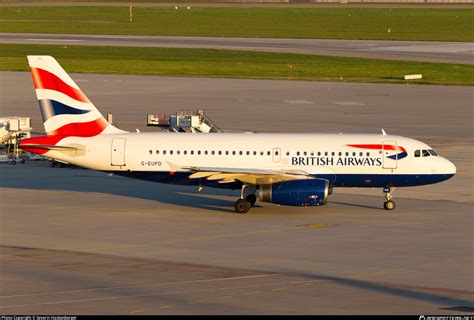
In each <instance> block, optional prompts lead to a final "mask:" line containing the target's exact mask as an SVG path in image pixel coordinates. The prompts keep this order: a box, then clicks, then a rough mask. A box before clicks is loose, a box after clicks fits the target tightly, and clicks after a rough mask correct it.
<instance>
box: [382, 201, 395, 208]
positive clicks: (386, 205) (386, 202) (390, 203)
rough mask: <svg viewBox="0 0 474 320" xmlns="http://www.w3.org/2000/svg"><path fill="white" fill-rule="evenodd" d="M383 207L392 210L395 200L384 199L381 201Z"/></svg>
mask: <svg viewBox="0 0 474 320" xmlns="http://www.w3.org/2000/svg"><path fill="white" fill-rule="evenodd" d="M383 207H384V209H385V210H393V209H395V202H393V201H392V200H388V201H385V202H384V203H383Z"/></svg>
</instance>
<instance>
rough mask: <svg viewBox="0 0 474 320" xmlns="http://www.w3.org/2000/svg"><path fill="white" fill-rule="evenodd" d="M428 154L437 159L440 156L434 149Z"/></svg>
mask: <svg viewBox="0 0 474 320" xmlns="http://www.w3.org/2000/svg"><path fill="white" fill-rule="evenodd" d="M428 152H429V153H431V155H432V156H435V157H436V156H437V155H438V153H437V152H436V151H434V150H433V149H429V150H428Z"/></svg>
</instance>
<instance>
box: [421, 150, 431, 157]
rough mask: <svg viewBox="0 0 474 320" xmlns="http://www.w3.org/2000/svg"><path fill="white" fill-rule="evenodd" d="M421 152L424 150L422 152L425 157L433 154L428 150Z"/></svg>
mask: <svg viewBox="0 0 474 320" xmlns="http://www.w3.org/2000/svg"><path fill="white" fill-rule="evenodd" d="M421 152H422V153H421V154H422V155H423V157H429V156H430V155H431V154H430V153H429V152H428V150H422V151H421Z"/></svg>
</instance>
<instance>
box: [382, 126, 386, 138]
mask: <svg viewBox="0 0 474 320" xmlns="http://www.w3.org/2000/svg"><path fill="white" fill-rule="evenodd" d="M382 134H383V135H384V136H386V135H387V133H386V132H385V130H384V129H383V128H382Z"/></svg>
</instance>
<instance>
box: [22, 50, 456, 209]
mask: <svg viewBox="0 0 474 320" xmlns="http://www.w3.org/2000/svg"><path fill="white" fill-rule="evenodd" d="M28 61H29V64H30V69H31V73H32V75H33V82H34V86H35V89H36V95H37V97H38V101H39V105H40V109H41V114H42V116H43V121H44V128H45V131H46V134H47V135H46V136H41V137H34V138H29V139H24V140H22V141H21V144H20V146H21V148H22V149H23V150H26V151H30V152H34V153H38V154H41V155H44V156H47V157H50V158H54V159H57V160H60V161H64V162H67V163H70V164H74V165H77V166H81V167H85V168H89V169H94V170H100V171H104V172H110V173H114V174H118V175H121V176H125V177H130V178H135V179H142V180H147V181H154V182H162V183H170V184H179V185H195V186H198V187H199V189H201V188H202V187H203V186H209V187H216V188H230V189H241V196H240V199H238V200H237V201H236V202H235V205H234V208H235V211H236V212H238V213H246V212H248V211H249V209H250V208H251V207H252V206H254V205H255V203H256V201H257V196H256V193H257V190H258V193H259V200H260V201H262V202H271V203H275V204H280V205H288V206H318V205H324V204H326V203H327V200H328V195H329V194H331V192H332V188H333V187H360V188H383V191H384V193H385V202H384V208H385V209H387V210H392V209H394V208H395V203H394V202H393V200H392V196H391V191H392V189H393V188H394V187H408V186H418V185H425V184H432V183H437V182H441V181H444V180H447V179H449V178H451V177H452V176H454V174H455V173H456V167H455V166H454V165H453V164H452V163H451V162H450V161H448V160H447V159H445V158H443V157H441V156H439V155H438V154H437V153H436V152H435V151H434V150H433V149H432V148H431V147H430V146H428V145H426V144H425V143H423V142H420V141H417V140H414V139H410V138H405V137H401V136H393V135H387V134H385V132H382V134H315V133H305V134H299V133H288V134H286V133H208V134H204V133H164V132H163V133H155V132H153V133H139V132H126V131H123V130H120V129H118V128H116V127H114V126H112V125H111V124H109V123H108V122H107V121H106V120H105V119H104V117H103V116H102V115H101V114H100V113H99V111H98V110H97V109H96V108H95V106H94V105H93V104H92V103H91V102H90V101H89V99H88V98H87V97H86V95H85V94H84V93H83V92H82V91H81V90H80V89H79V87H78V86H77V85H76V83H74V81H73V80H72V79H71V78H70V77H69V75H68V74H67V73H66V72H65V71H64V70H63V69H62V68H61V66H60V65H59V63H58V62H57V61H56V60H55V59H54V58H53V57H50V56H28Z"/></svg>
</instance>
